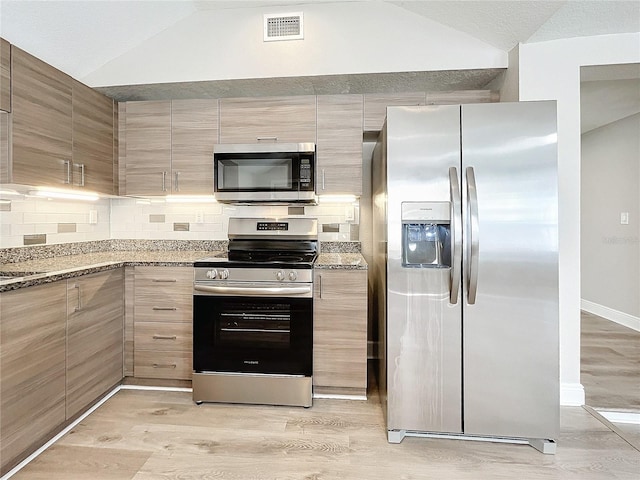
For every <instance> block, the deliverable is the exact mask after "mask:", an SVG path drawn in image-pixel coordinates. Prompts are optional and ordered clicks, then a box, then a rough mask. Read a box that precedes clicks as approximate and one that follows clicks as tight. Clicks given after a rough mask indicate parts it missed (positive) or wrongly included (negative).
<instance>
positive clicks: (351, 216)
mask: <svg viewBox="0 0 640 480" xmlns="http://www.w3.org/2000/svg"><path fill="white" fill-rule="evenodd" d="M355 218H356V214H355V211H354V208H353V205H348V206H346V207H344V219H345V220H346V221H347V222H353V221H354V220H355Z"/></svg>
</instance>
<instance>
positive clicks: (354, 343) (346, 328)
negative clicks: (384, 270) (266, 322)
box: [313, 270, 367, 395]
mask: <svg viewBox="0 0 640 480" xmlns="http://www.w3.org/2000/svg"><path fill="white" fill-rule="evenodd" d="M313 288H314V296H313V385H314V389H315V390H316V391H317V392H319V393H333V394H341V393H344V394H355V395H366V391H367V271H366V270H316V271H315V272H314V286H313Z"/></svg>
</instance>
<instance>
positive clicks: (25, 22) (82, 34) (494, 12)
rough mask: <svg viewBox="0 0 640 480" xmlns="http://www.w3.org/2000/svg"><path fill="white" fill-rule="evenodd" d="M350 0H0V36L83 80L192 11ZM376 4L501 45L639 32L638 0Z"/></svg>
mask: <svg viewBox="0 0 640 480" xmlns="http://www.w3.org/2000/svg"><path fill="white" fill-rule="evenodd" d="M356 1H357V2H358V3H361V4H362V3H364V4H366V3H367V2H366V1H365V2H362V1H359V0H340V1H336V0H313V1H312V0H306V1H304V0H260V1H253V0H162V1H159V0H118V1H114V0H48V1H42V0H39V1H36V0H0V36H2V37H3V38H5V39H7V40H8V41H10V42H11V43H14V44H16V45H18V46H20V47H21V48H23V49H25V50H27V51H29V52H30V53H32V54H34V55H36V56H38V57H40V58H42V59H43V60H45V61H47V62H48V63H50V64H52V65H54V66H56V67H57V68H59V69H61V70H63V71H65V72H66V73H68V74H70V75H71V76H73V77H75V78H79V79H82V78H83V77H86V76H87V75H88V74H90V73H91V72H93V71H95V70H96V69H98V68H99V67H101V66H102V65H104V64H106V63H107V62H109V61H111V60H113V59H116V58H118V57H120V56H122V55H124V54H125V53H126V52H128V51H130V50H131V49H133V48H135V47H136V46H138V45H140V44H141V43H143V42H145V41H147V40H148V39H150V38H152V37H153V36H155V35H157V34H159V33H160V32H162V31H164V30H166V29H168V28H170V27H171V26H172V25H175V24H176V23H177V22H179V21H181V20H183V19H185V18H187V17H189V16H191V15H193V14H197V13H198V12H202V11H207V12H211V11H213V12H216V11H222V10H227V9H234V10H239V11H241V10H243V9H255V8H265V7H283V6H284V7H287V6H290V7H291V8H292V9H294V8H295V6H297V5H301V4H304V3H314V4H325V5H326V6H327V7H330V6H331V4H337V3H345V2H356ZM378 3H386V4H391V5H394V6H395V7H398V8H401V9H404V10H406V11H407V12H410V13H411V14H412V15H416V16H420V17H424V18H427V19H429V20H431V21H435V22H438V23H440V24H442V25H445V26H447V27H450V28H453V29H455V30H458V31H460V32H464V33H466V34H468V35H470V36H472V37H474V38H476V39H478V40H479V41H481V42H484V43H485V44H488V45H491V46H493V47H496V48H498V49H501V50H503V51H509V50H510V49H511V48H513V47H514V46H515V45H517V44H518V43H531V42H542V41H548V40H556V39H560V38H570V37H580V36H592V35H606V34H618V33H629V32H639V31H640V1H638V0H628V1H616V0H589V1H587V0H572V1H563V0H550V1H548V0H535V1H525V0H512V1H493V0H477V1H442V0H435V1H432V0H419V1H415V0H414V1H383V0H378ZM638 71H639V68H635V70H633V72H636V73H635V74H636V75H637V72H638ZM602 75H603V74H602V73H601V76H602ZM605 76H606V75H605ZM618 76H619V75H618ZM628 76H629V75H626V76H625V78H622V79H621V78H617V77H615V75H614V78H600V79H598V80H588V84H585V85H584V86H583V96H585V97H588V96H589V95H593V96H594V98H595V97H597V98H603V91H605V90H606V89H607V88H610V87H613V88H615V89H619V88H620V87H622V88H623V90H624V92H625V93H623V94H622V98H621V99H620V103H621V104H623V105H625V106H626V105H628V101H626V100H628V97H629V95H631V96H632V97H633V95H634V94H635V92H636V89H638V90H639V91H640V83H638V82H640V80H639V79H638V78H637V76H636V78H635V79H633V78H627V77H628ZM632 77H633V75H632ZM634 81H635V82H636V83H634ZM607 82H609V83H608V84H607ZM610 82H615V83H613V84H612V83H610ZM603 89H604V90H603ZM604 95H607V93H606V92H605V93H604ZM638 96H640V95H638ZM585 105H586V106H585V108H591V105H593V108H594V109H595V110H597V109H598V108H599V106H598V104H597V102H594V101H586V103H585ZM614 116H615V115H614Z"/></svg>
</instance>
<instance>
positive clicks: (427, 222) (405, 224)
mask: <svg viewBox="0 0 640 480" xmlns="http://www.w3.org/2000/svg"><path fill="white" fill-rule="evenodd" d="M450 208H451V205H450V203H449V202H403V203H402V217H401V218H402V266H403V267H406V268H448V267H450V266H451V214H450Z"/></svg>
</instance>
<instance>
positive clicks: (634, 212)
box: [581, 92, 640, 325]
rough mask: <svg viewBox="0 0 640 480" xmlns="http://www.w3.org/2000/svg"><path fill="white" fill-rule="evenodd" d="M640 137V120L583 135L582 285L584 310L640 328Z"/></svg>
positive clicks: (635, 118)
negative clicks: (631, 320)
mask: <svg viewBox="0 0 640 480" xmlns="http://www.w3.org/2000/svg"><path fill="white" fill-rule="evenodd" d="M638 95H640V92H638ZM639 134H640V114H636V115H632V116H630V117H627V118H625V119H622V120H618V121H617V122H613V123H610V124H608V125H605V126H603V127H601V128H596V129H594V130H591V131H589V132H587V133H585V134H583V135H582V174H581V177H582V202H581V265H582V272H581V279H582V300H583V304H584V302H585V301H586V302H589V303H590V304H595V305H597V306H599V307H604V308H606V309H609V310H611V311H612V312H619V313H622V314H626V315H628V316H633V317H636V319H637V323H638V324H639V325H640V295H639V292H640V222H639V216H640V135H639ZM621 212H627V213H628V214H629V224H628V225H622V224H621V223H620V213H621ZM614 315H615V314H614ZM607 318H609V316H607ZM613 319H614V320H615V318H613Z"/></svg>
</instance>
